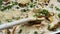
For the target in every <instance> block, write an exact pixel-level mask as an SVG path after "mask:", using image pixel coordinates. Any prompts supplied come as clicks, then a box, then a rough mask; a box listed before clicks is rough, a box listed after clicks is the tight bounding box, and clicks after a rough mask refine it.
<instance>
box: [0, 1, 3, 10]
mask: <svg viewBox="0 0 60 34" xmlns="http://www.w3.org/2000/svg"><path fill="white" fill-rule="evenodd" d="M2 1H3V0H0V10H1V7H2Z"/></svg>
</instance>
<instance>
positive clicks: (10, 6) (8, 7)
mask: <svg viewBox="0 0 60 34" xmlns="http://www.w3.org/2000/svg"><path fill="white" fill-rule="evenodd" d="M17 4H18V3H17V2H12V5H8V6H6V7H3V9H1V11H4V10H6V9H10V8H12V7H13V6H14V5H17Z"/></svg>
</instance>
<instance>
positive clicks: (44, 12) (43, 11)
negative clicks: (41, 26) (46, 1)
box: [41, 9, 49, 16]
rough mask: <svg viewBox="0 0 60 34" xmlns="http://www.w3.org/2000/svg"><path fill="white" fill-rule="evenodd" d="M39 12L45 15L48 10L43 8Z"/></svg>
mask: <svg viewBox="0 0 60 34" xmlns="http://www.w3.org/2000/svg"><path fill="white" fill-rule="evenodd" d="M41 13H42V14H43V15H45V16H47V15H48V14H49V12H48V10H46V9H43V10H42V12H41Z"/></svg>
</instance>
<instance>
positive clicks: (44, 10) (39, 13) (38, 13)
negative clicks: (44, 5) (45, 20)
mask: <svg viewBox="0 0 60 34" xmlns="http://www.w3.org/2000/svg"><path fill="white" fill-rule="evenodd" d="M48 14H49V12H48V10H46V9H43V10H38V12H37V13H36V14H35V15H34V16H36V17H38V16H48Z"/></svg>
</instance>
